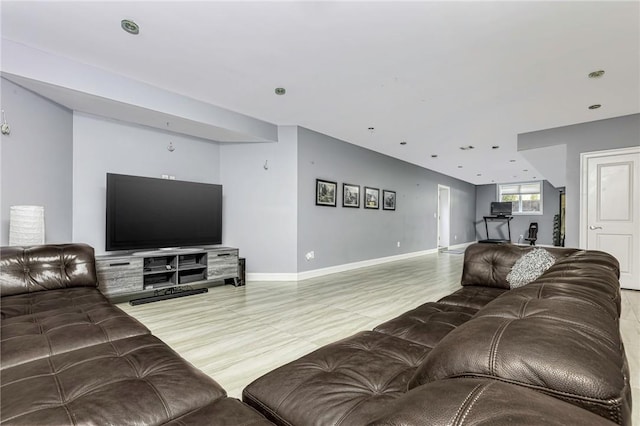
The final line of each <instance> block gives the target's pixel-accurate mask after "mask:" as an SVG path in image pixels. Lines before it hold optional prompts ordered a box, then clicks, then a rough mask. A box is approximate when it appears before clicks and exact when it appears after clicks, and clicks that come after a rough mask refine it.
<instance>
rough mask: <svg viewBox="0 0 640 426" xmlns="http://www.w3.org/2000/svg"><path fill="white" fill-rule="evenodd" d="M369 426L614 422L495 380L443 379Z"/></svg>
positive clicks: (410, 394)
mask: <svg viewBox="0 0 640 426" xmlns="http://www.w3.org/2000/svg"><path fill="white" fill-rule="evenodd" d="M387 411H388V412H387V413H386V415H384V416H382V417H381V418H379V419H377V420H376V421H374V422H372V423H370V424H369V426H407V425H457V426H462V425H474V426H514V425H545V426H586V425H589V426H606V425H609V426H611V425H613V424H614V423H612V422H610V421H608V420H606V419H604V418H602V417H600V416H596V415H595V414H593V413H590V412H589V411H586V410H582V409H580V408H578V407H576V406H574V405H571V404H568V403H565V402H562V401H559V400H557V399H556V398H552V397H550V396H547V395H544V394H542V393H539V392H535V391H533V390H530V389H526V388H523V387H520V386H515V385H511V384H508V383H503V382H499V381H496V380H490V379H473V378H461V379H450V380H440V381H438V382H434V383H429V384H427V385H423V386H420V387H418V388H416V389H413V390H411V391H410V392H408V393H407V394H406V395H404V396H403V397H402V398H400V399H398V400H397V401H395V402H394V404H393V406H392V407H390V408H389V409H388V410H387Z"/></svg>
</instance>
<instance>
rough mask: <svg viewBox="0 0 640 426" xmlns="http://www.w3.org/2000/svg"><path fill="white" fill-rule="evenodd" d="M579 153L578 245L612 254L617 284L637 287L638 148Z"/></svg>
mask: <svg viewBox="0 0 640 426" xmlns="http://www.w3.org/2000/svg"><path fill="white" fill-rule="evenodd" d="M582 156H583V158H582V169H583V180H586V182H584V184H583V192H582V194H583V197H585V196H586V202H585V200H583V203H582V207H583V212H582V215H581V217H582V218H583V221H582V225H581V227H582V230H581V245H582V246H583V247H586V248H587V249H590V250H602V251H605V252H608V253H610V254H612V255H613V256H615V257H616V258H617V259H618V262H620V285H621V287H623V288H630V289H636V290H640V147H638V148H632V149H624V150H612V151H602V152H600V153H598V152H595V153H585V154H582ZM585 242H586V245H585V244H584V243H585Z"/></svg>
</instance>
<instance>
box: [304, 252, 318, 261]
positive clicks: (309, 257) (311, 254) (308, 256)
mask: <svg viewBox="0 0 640 426" xmlns="http://www.w3.org/2000/svg"><path fill="white" fill-rule="evenodd" d="M304 257H305V259H307V260H311V259H313V258H315V257H316V254H315V253H314V252H313V250H311V251H310V252H309V253H307V254H305V255H304Z"/></svg>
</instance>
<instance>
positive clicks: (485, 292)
mask: <svg viewBox="0 0 640 426" xmlns="http://www.w3.org/2000/svg"><path fill="white" fill-rule="evenodd" d="M505 291H509V290H507V289H505V288H495V287H485V286H480V285H466V286H464V287H462V288H461V289H459V290H457V291H455V292H453V293H451V294H450V295H448V296H445V297H443V298H442V299H440V300H438V303H443V304H446V305H454V306H463V307H467V308H471V309H475V310H476V311H477V310H478V309H480V308H482V307H483V306H484V305H486V304H487V303H489V302H491V301H492V300H493V299H495V298H496V297H498V296H500V295H501V294H502V293H504V292H505Z"/></svg>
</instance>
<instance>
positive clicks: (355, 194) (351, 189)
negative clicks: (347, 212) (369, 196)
mask: <svg viewBox="0 0 640 426" xmlns="http://www.w3.org/2000/svg"><path fill="white" fill-rule="evenodd" d="M342 207H353V208H356V209H358V208H360V185H353V184H350V183H343V184H342Z"/></svg>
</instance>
